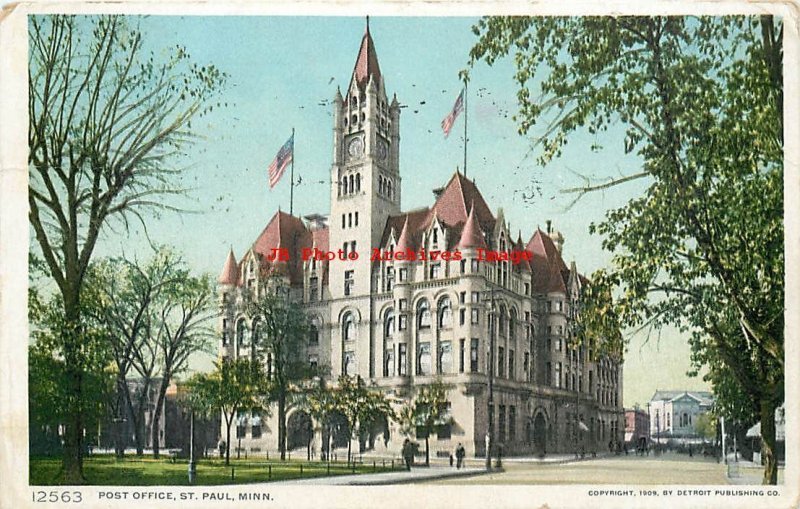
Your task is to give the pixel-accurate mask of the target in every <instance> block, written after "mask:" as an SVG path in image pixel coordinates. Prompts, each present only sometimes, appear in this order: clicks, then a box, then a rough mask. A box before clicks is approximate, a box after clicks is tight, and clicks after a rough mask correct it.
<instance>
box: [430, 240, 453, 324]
mask: <svg viewBox="0 0 800 509" xmlns="http://www.w3.org/2000/svg"><path fill="white" fill-rule="evenodd" d="M434 231H435V230H434ZM436 307H437V308H438V313H439V328H440V329H443V328H447V327H450V325H452V322H453V309H452V307H451V306H450V297H442V298H441V299H440V300H439V305H438V306H436Z"/></svg>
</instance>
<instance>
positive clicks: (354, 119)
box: [350, 98, 358, 125]
mask: <svg viewBox="0 0 800 509" xmlns="http://www.w3.org/2000/svg"><path fill="white" fill-rule="evenodd" d="M354 99H355V98H354ZM350 123H351V124H352V125H356V124H357V123H358V115H353V119H352V120H351V121H350Z"/></svg>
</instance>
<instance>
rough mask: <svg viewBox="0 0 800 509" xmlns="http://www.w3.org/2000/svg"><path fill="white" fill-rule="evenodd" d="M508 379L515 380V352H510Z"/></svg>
mask: <svg viewBox="0 0 800 509" xmlns="http://www.w3.org/2000/svg"><path fill="white" fill-rule="evenodd" d="M508 378H510V379H511V380H513V379H514V350H509V351H508Z"/></svg>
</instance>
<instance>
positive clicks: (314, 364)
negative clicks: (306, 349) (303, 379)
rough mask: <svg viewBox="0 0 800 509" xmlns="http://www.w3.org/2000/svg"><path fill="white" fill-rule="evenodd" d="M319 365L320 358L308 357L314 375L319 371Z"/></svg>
mask: <svg viewBox="0 0 800 509" xmlns="http://www.w3.org/2000/svg"><path fill="white" fill-rule="evenodd" d="M318 365H319V358H318V357H317V356H316V355H309V356H308V367H309V368H310V369H311V372H312V373H314V372H316V371H317V366H318Z"/></svg>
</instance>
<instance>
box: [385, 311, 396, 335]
mask: <svg viewBox="0 0 800 509" xmlns="http://www.w3.org/2000/svg"><path fill="white" fill-rule="evenodd" d="M393 333H394V309H391V308H389V309H387V310H386V314H384V315H383V335H384V337H389V336H391V335H392V334H393Z"/></svg>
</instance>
